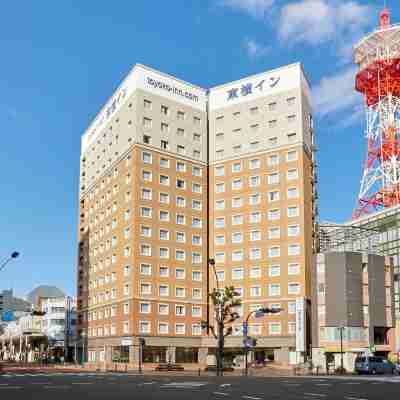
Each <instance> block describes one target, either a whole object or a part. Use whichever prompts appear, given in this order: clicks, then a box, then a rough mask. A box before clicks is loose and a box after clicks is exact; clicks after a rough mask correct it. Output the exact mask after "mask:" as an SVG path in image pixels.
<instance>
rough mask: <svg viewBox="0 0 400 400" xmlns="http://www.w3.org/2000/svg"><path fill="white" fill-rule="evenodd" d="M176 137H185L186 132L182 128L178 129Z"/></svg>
mask: <svg viewBox="0 0 400 400" xmlns="http://www.w3.org/2000/svg"><path fill="white" fill-rule="evenodd" d="M176 135H177V136H184V135H185V130H184V129H182V128H178V129H177V130H176ZM182 147H183V146H182Z"/></svg>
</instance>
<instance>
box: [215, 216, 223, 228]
mask: <svg viewBox="0 0 400 400" xmlns="http://www.w3.org/2000/svg"><path fill="white" fill-rule="evenodd" d="M215 227H216V228H223V227H225V218H224V217H219V218H215Z"/></svg>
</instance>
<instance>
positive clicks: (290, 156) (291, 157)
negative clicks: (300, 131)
mask: <svg viewBox="0 0 400 400" xmlns="http://www.w3.org/2000/svg"><path fill="white" fill-rule="evenodd" d="M296 160H297V150H292V151H288V152H287V154H286V161H296Z"/></svg>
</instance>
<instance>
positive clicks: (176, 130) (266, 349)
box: [78, 64, 316, 365]
mask: <svg viewBox="0 0 400 400" xmlns="http://www.w3.org/2000/svg"><path fill="white" fill-rule="evenodd" d="M314 181H315V163H314V161H313V129H312V117H311V106H310V95H309V87H308V84H307V81H306V79H305V77H304V75H303V71H302V68H301V65H300V64H293V65H289V66H286V67H283V68H278V69H276V70H273V71H269V72H266V73H262V74H259V75H254V76H251V77H248V78H245V79H243V80H239V81H236V82H233V83H230V84H227V85H223V86H219V87H215V88H212V89H210V90H208V91H206V90H205V89H201V88H199V87H197V86H194V85H192V84H189V83H187V82H183V81H181V80H179V79H176V78H174V77H172V76H169V75H166V74H163V73H161V72H158V71H155V70H153V69H151V68H148V67H145V66H142V65H136V66H135V67H134V68H133V69H132V71H131V72H130V73H129V74H128V76H127V77H126V79H125V80H124V81H123V82H122V84H121V85H120V86H119V88H118V89H117V90H116V92H115V94H114V95H113V96H112V97H111V99H110V100H109V101H108V102H107V103H106V105H105V106H104V107H103V109H102V110H101V111H100V113H99V114H98V115H97V117H96V118H95V120H94V121H93V122H92V124H91V125H90V126H89V128H88V129H87V131H86V132H85V133H84V135H83V138H82V154H81V177H80V217H79V218H80V220H79V256H78V259H79V261H78V329H79V332H80V334H81V338H82V343H81V344H82V347H84V348H85V349H86V350H85V351H87V361H89V362H102V363H107V362H112V361H122V362H129V363H131V364H136V363H137V361H138V357H139V346H138V339H139V338H141V337H143V338H145V341H146V345H145V348H144V354H143V359H144V361H145V362H154V363H157V362H168V361H169V362H179V363H200V364H202V365H205V364H206V362H207V355H208V354H211V353H213V351H215V347H216V343H215V340H214V339H213V338H211V337H209V336H207V334H206V332H205V331H203V330H202V329H201V321H202V320H204V319H207V317H208V316H211V310H210V307H209V306H208V296H207V293H208V292H209V290H210V289H212V287H214V286H215V279H214V275H213V273H212V271H209V268H208V259H209V258H214V259H215V262H216V265H215V267H216V270H217V276H218V280H219V281H220V282H219V284H220V285H223V286H226V285H233V286H235V288H237V291H238V292H240V293H241V296H242V302H243V305H242V307H241V310H239V311H240V314H241V315H242V316H243V317H246V315H247V313H248V312H249V311H251V310H253V309H255V308H257V307H258V306H259V305H263V306H265V305H268V306H271V307H282V308H283V310H284V311H282V312H281V313H280V314H276V315H274V317H264V318H261V319H257V320H250V329H249V334H250V335H251V336H254V337H256V338H257V339H258V342H257V347H256V351H255V352H254V354H255V356H256V357H258V358H265V357H266V356H267V355H269V356H270V357H272V356H273V357H274V358H275V359H276V360H279V361H281V362H295V360H296V350H297V352H298V353H301V352H304V351H306V350H307V349H306V341H307V340H306V336H307V335H306V334H305V330H306V329H305V325H306V324H305V320H306V316H305V314H306V309H307V302H308V300H309V298H310V266H311V260H312V253H313V225H314V216H315V213H316V206H315V197H316V196H315V187H314ZM296 303H297V311H296ZM296 312H297V314H299V313H300V314H301V315H300V314H299V318H297V320H298V321H301V323H300V324H298V326H297V327H296ZM299 325H300V326H299ZM241 326H242V320H238V321H237V323H236V324H235V325H234V331H233V335H232V336H231V337H229V338H228V339H227V344H226V346H227V349H226V354H227V357H228V358H229V357H232V358H233V357H234V356H235V355H237V354H241V353H242V351H243V350H242V346H243V343H242V339H243V338H242V332H241Z"/></svg>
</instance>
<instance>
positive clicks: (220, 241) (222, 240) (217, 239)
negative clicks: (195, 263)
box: [215, 235, 225, 245]
mask: <svg viewBox="0 0 400 400" xmlns="http://www.w3.org/2000/svg"><path fill="white" fill-rule="evenodd" d="M215 244H217V245H221V244H225V236H224V235H217V236H215Z"/></svg>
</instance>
